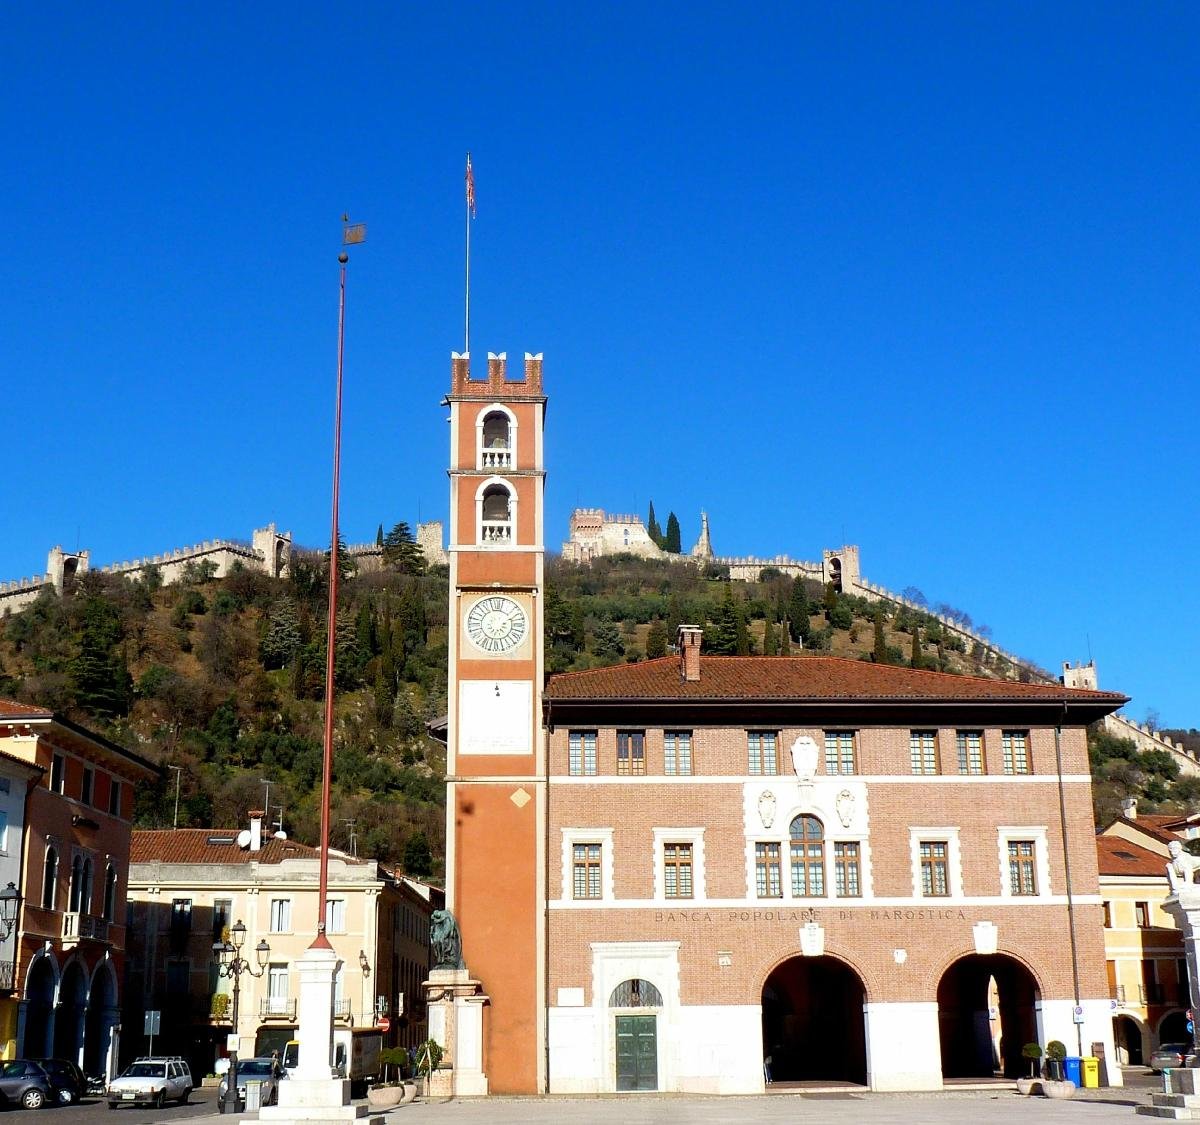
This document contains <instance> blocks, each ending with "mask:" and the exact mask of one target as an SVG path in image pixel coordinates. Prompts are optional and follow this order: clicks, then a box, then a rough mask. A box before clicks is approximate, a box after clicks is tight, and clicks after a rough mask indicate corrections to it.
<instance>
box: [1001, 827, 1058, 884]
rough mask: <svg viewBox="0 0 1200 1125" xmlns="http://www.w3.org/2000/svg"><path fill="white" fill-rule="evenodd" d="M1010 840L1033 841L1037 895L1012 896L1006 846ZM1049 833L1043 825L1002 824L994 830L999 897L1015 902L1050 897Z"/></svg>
mask: <svg viewBox="0 0 1200 1125" xmlns="http://www.w3.org/2000/svg"><path fill="white" fill-rule="evenodd" d="M1012 840H1032V841H1033V869H1034V871H1035V872H1036V874H1037V894H1035V895H1014V894H1013V893H1012V883H1011V881H1010V879H1009V874H1008V845H1009V842H1010V841H1012ZM1048 841H1049V832H1048V829H1047V828H1046V825H1044V824H1032V825H1013V824H1002V825H1000V826H999V827H998V828H997V829H996V842H997V850H998V851H999V858H1000V897H1001V898H1009V899H1013V900H1014V901H1017V902H1028V901H1029V900H1030V899H1039V898H1048V897H1050V893H1051V892H1050V851H1049V842H1048Z"/></svg>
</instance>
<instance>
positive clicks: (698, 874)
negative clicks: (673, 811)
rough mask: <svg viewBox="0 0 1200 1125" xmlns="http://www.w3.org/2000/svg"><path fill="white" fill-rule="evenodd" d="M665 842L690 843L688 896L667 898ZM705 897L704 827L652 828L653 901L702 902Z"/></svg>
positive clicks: (706, 893) (706, 894)
mask: <svg viewBox="0 0 1200 1125" xmlns="http://www.w3.org/2000/svg"><path fill="white" fill-rule="evenodd" d="M667 844H691V845H692V894H691V897H690V898H667V877H666V870H665V868H666V846H667ZM707 898H708V891H707V888H706V885H705V881H704V829H703V828H656V829H654V901H655V902H661V903H664V904H671V903H680V902H703V901H704V900H705V899H707Z"/></svg>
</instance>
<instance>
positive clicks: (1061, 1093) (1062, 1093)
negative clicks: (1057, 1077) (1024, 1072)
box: [1042, 1078, 1075, 1098]
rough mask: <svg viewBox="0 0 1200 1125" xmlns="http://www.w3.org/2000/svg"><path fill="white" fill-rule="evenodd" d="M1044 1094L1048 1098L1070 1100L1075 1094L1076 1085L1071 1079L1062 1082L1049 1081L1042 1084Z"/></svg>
mask: <svg viewBox="0 0 1200 1125" xmlns="http://www.w3.org/2000/svg"><path fill="white" fill-rule="evenodd" d="M1042 1092H1043V1093H1044V1094H1045V1095H1046V1097H1048V1098H1069V1097H1071V1096H1072V1095H1073V1094H1074V1093H1075V1083H1074V1082H1072V1081H1071V1080H1070V1079H1069V1078H1066V1079H1064V1080H1063V1081H1062V1082H1053V1081H1050V1080H1047V1081H1045V1082H1043V1083H1042Z"/></svg>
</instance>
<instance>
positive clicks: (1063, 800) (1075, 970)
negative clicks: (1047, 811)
mask: <svg viewBox="0 0 1200 1125" xmlns="http://www.w3.org/2000/svg"><path fill="white" fill-rule="evenodd" d="M1066 717H1067V701H1066V700H1065V699H1064V700H1063V704H1062V715H1061V716H1060V717H1059V720H1058V723H1057V725H1056V726H1055V728H1054V763H1055V767H1056V768H1057V770H1058V825H1059V829H1060V830H1061V833H1062V849H1063V870H1064V872H1065V874H1066V879H1067V933H1068V934H1069V936H1070V939H1071V980H1072V983H1073V985H1074V990H1075V1004H1074V1007H1075V1008H1079V1007H1081V1003H1080V998H1079V946H1078V943H1077V942H1076V940H1075V895H1074V890H1073V887H1072V885H1071V849H1070V847H1069V846H1068V843H1067V796H1066V788H1065V786H1064V784H1063V762H1062V728H1063V722H1064V721H1065V720H1066ZM1071 1018H1072V1019H1073V1020H1074V1019H1076V1016H1075V1012H1074V1011H1072V1012H1071ZM1075 1039H1076V1044H1077V1046H1078V1048H1079V1056H1080V1057H1081V1058H1082V1057H1083V1024H1082V1023H1079V1022H1078V1021H1076V1023H1075Z"/></svg>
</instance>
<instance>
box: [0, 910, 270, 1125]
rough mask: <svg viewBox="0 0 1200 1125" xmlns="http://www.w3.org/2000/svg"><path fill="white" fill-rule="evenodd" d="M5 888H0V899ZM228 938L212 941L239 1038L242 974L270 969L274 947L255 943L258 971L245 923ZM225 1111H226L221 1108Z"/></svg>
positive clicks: (230, 1091)
mask: <svg viewBox="0 0 1200 1125" xmlns="http://www.w3.org/2000/svg"><path fill="white" fill-rule="evenodd" d="M3 897H4V892H3V891H0V899H3ZM229 938H230V940H229V941H214V942H213V947H212V951H213V961H215V962H216V966H217V975H218V976H221V977H226V978H228V979H229V980H232V981H233V1035H234V1039H235V1041H236V1038H237V1033H238V997H239V995H240V994H241V990H242V986H241V980H242V974H243V973H247V974H249V975H250V976H252V977H261V976H262V975H263V974H264V973H265V972H266V971H267V962H268V961H270V959H271V947H270V946H269V945H268V944H267V942H266V939H265V938H264V939H263V940H262V941H260V942H259V943H258V944H257V945H256V946H255V947H254V959H255V960H256V961H257V962H258V972H255V971H254V966H253V965H251V964H250V962H249V961H248V960H247V959H246V958H245V957H243V956H242V949H243V948H244V946H245V944H246V924H245V923H244V922H243V921H242V920H241V919H240V918H239V919H238V921H237V922H236V924H235V925H233V926H232V927H231V928H230V930H229ZM237 1067H238V1058H237V1048H236V1047H235V1048H234V1049H233V1050H232V1051H230V1052H229V1077H228V1079H227V1081H226V1084H225V1109H226V1110H228V1111H231V1112H233V1113H237V1112H239V1110H238V1084H237ZM222 1112H224V1111H222Z"/></svg>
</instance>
